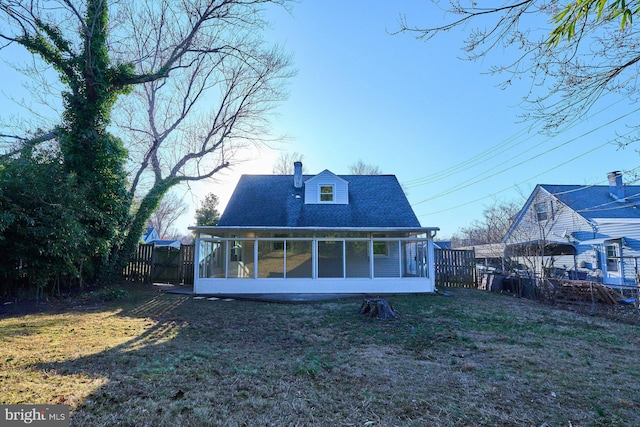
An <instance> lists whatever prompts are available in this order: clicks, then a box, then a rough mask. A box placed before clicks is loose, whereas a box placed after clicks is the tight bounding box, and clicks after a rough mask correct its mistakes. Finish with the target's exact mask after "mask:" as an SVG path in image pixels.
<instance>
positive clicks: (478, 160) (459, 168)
mask: <svg viewBox="0 0 640 427" xmlns="http://www.w3.org/2000/svg"><path fill="white" fill-rule="evenodd" d="M623 100H624V99H623V98H620V99H619V100H618V101H616V102H613V103H612V104H609V105H608V106H606V107H604V108H602V109H600V110H599V111H597V112H595V113H594V114H593V115H592V117H595V116H597V115H599V114H601V113H603V112H605V111H607V110H609V109H610V108H612V107H614V106H615V105H617V104H619V103H620V102H622V101H623ZM623 117H625V116H623ZM577 125H578V123H577V122H576V123H573V124H571V125H570V126H568V127H566V128H565V129H564V130H565V131H566V130H569V129H571V128H573V127H575V126H577ZM530 129H531V128H529V130H530ZM527 131H528V130H527V129H523V130H521V131H518V132H517V133H516V134H515V135H512V136H510V137H508V138H507V139H506V140H504V141H502V142H500V143H498V144H496V145H494V146H492V147H490V148H488V149H487V150H484V151H482V152H480V153H479V154H478V155H476V156H474V157H472V158H469V159H467V160H465V161H463V162H461V163H458V164H456V165H453V166H450V167H448V168H447V169H443V170H441V171H439V172H435V173H432V174H429V175H426V176H423V177H421V178H416V179H413V180H409V181H405V182H404V183H403V186H404V187H405V188H415V187H419V186H422V185H426V184H431V183H434V182H437V181H441V180H443V179H445V178H448V177H450V176H452V175H457V174H459V173H462V172H466V171H468V169H469V168H473V167H475V166H478V165H480V164H483V160H484V159H485V158H486V157H488V156H489V155H490V154H493V153H495V152H496V151H498V150H500V149H501V148H503V147H504V149H505V150H506V149H512V148H515V147H517V146H519V145H521V144H523V143H524V142H526V141H528V140H529V139H531V138H533V137H534V136H535V135H536V133H535V132H529V136H528V137H527V138H525V139H524V140H522V141H520V142H517V143H516V144H513V145H511V146H509V143H510V142H511V141H512V140H515V139H517V138H519V137H520V136H521V135H522V134H524V133H526V132H527ZM552 140H553V138H548V139H546V140H545V141H544V142H543V143H542V144H546V143H547V142H549V141H552ZM542 144H537V145H536V146H534V147H530V148H528V149H526V150H524V151H522V152H520V153H519V154H516V155H515V156H513V157H511V158H510V159H509V160H512V159H515V158H518V157H520V156H521V155H523V154H525V153H527V152H529V151H531V150H533V149H534V148H538V147H540V145H542ZM505 146H506V147H505ZM501 151H504V150H501Z"/></svg>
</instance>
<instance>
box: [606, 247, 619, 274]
mask: <svg viewBox="0 0 640 427" xmlns="http://www.w3.org/2000/svg"><path fill="white" fill-rule="evenodd" d="M606 251H607V271H618V264H619V262H618V248H617V247H616V245H607V247H606Z"/></svg>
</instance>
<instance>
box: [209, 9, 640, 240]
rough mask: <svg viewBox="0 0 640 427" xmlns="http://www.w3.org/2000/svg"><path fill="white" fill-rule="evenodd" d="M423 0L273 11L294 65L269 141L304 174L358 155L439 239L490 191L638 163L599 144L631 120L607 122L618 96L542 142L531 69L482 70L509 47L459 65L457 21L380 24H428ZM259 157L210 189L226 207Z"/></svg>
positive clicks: (272, 35) (616, 110)
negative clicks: (432, 30) (387, 178)
mask: <svg viewBox="0 0 640 427" xmlns="http://www.w3.org/2000/svg"><path fill="white" fill-rule="evenodd" d="M429 4H430V2H428V1H427V0H416V1H385V2H383V1H377V2H365V1H349V2H345V1H327V0H325V1H322V2H318V1H315V2H314V1H302V2H301V3H299V4H296V5H295V6H294V7H293V10H292V12H291V13H290V14H288V13H286V12H283V11H274V12H271V13H270V15H269V18H270V20H271V23H272V27H273V28H272V30H271V31H270V32H269V33H268V34H267V37H268V39H269V40H272V41H273V42H276V43H278V44H280V45H282V46H284V48H285V49H286V50H287V51H289V52H291V53H292V54H293V56H294V63H295V68H296V69H297V70H298V74H297V76H296V77H294V78H293V79H292V81H291V82H290V97H289V99H288V100H287V101H286V102H285V103H284V104H283V105H282V106H281V108H279V110H278V118H277V120H275V121H274V131H275V132H276V133H283V134H287V135H288V136H289V137H290V140H289V141H288V142H287V143H286V144H281V145H280V146H278V148H279V149H281V150H283V151H291V152H293V151H296V152H299V153H302V154H303V155H304V163H305V167H306V169H307V171H308V172H309V173H318V172H321V171H322V170H324V169H329V170H331V171H332V172H335V173H337V174H343V173H348V166H349V165H350V164H352V163H355V162H356V161H357V160H358V159H362V160H363V161H364V162H366V163H369V164H372V165H375V166H378V167H380V168H381V169H382V171H383V172H384V173H389V174H395V175H396V176H397V177H398V180H399V181H400V182H401V183H402V184H403V185H404V187H405V189H406V191H407V195H408V198H409V202H410V203H411V204H412V206H413V208H414V211H415V212H416V214H417V215H418V218H419V220H420V222H421V223H422V225H423V226H436V227H440V228H441V231H440V233H439V236H440V237H447V236H450V235H451V234H453V233H455V232H456V231H457V230H458V229H459V228H460V227H465V226H468V225H470V224H471V222H472V221H474V220H475V219H479V218H480V217H481V215H482V211H483V209H484V208H485V207H487V206H490V205H491V204H493V203H494V202H495V201H498V200H505V201H511V200H515V201H522V200H523V198H526V197H527V196H528V195H529V193H530V192H531V190H532V189H533V187H534V186H535V185H536V184H538V183H545V184H596V183H601V184H604V183H605V181H606V174H607V172H610V171H613V170H623V171H626V170H632V169H634V168H636V167H638V166H639V165H640V157H639V155H638V153H636V152H635V150H634V149H633V148H627V149H625V150H618V149H617V147H616V146H614V145H607V144H606V142H607V141H609V140H610V139H612V138H613V137H614V136H615V135H616V134H622V133H625V132H627V131H628V129H627V127H626V125H625V123H629V122H630V121H629V120H628V119H627V120H626V121H625V120H624V119H622V120H617V121H616V120H615V119H616V118H619V117H620V116H621V115H624V114H627V113H630V112H632V111H633V110H634V109H635V108H636V107H634V106H633V105H629V103H628V102H627V101H625V100H621V98H616V97H614V96H608V97H606V98H604V99H603V100H602V102H600V103H599V104H597V105H596V106H594V108H593V110H592V111H591V112H590V113H589V114H588V115H587V116H586V117H585V119H584V120H582V121H581V122H579V123H576V124H575V125H573V126H572V127H570V128H568V129H566V130H565V131H563V132H562V133H561V134H559V135H558V136H556V137H553V138H550V137H548V136H545V135H542V134H539V133H538V132H537V129H538V128H539V126H536V125H535V124H533V123H526V122H525V123H522V121H521V119H520V115H521V114H522V113H523V112H524V111H523V109H522V106H521V100H522V98H523V96H524V95H526V91H527V90H528V89H529V88H530V82H529V81H528V79H527V78H526V77H523V78H522V79H521V80H519V81H516V82H515V84H514V85H512V86H511V87H510V88H508V89H506V90H502V89H499V88H498V87H497V86H498V84H499V83H500V82H501V81H502V77H496V76H490V75H488V74H487V71H488V70H489V68H490V67H491V66H492V65H497V64H499V63H501V61H507V60H508V59H509V57H510V55H513V54H514V52H510V51H508V50H506V51H497V52H494V53H493V54H492V55H491V57H489V58H485V59H483V60H482V61H478V62H469V61H464V60H461V59H459V57H461V56H463V55H464V54H463V52H462V51H461V47H462V42H463V39H464V36H465V34H464V32H463V31H452V32H449V33H445V34H441V35H439V36H437V37H436V38H434V39H432V40H430V41H428V42H424V41H419V40H416V39H414V38H412V37H411V36H409V35H407V34H401V35H395V36H394V35H391V34H390V32H392V31H393V30H394V29H396V28H397V27H398V19H399V16H400V15H401V14H404V15H406V16H407V18H408V19H409V20H411V21H414V22H416V23H420V22H427V17H428V16H429V15H428V14H429V13H433V9H431V10H429V9H427V7H428V6H429ZM431 22H433V21H431ZM468 30H470V28H466V29H465V31H468ZM260 155H261V156H262V160H256V161H254V162H250V164H247V165H242V166H240V167H238V168H236V170H234V172H233V173H232V174H229V175H228V177H227V179H225V180H223V181H219V182H218V183H216V184H213V185H210V186H208V187H207V188H208V189H210V191H213V192H214V193H216V194H221V195H222V197H221V198H222V200H223V203H224V201H225V199H226V196H225V194H226V193H227V191H229V189H230V188H229V186H231V188H232V187H233V186H234V185H235V180H237V175H238V174H239V173H240V172H246V173H270V172H271V168H272V164H273V159H274V157H275V156H277V152H276V153H275V154H274V153H267V152H262V153H261V154H260ZM247 171H249V172H247ZM223 187H226V188H223ZM208 191H209V190H208Z"/></svg>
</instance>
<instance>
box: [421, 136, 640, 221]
mask: <svg viewBox="0 0 640 427" xmlns="http://www.w3.org/2000/svg"><path fill="white" fill-rule="evenodd" d="M629 133H630V132H629ZM608 144H609V143H608V142H607V143H605V144H602V145H599V146H597V147H595V148H593V149H591V150H589V151H587V152H584V153H582V154H580V155H578V156H576V157H573V158H571V159H569V160H567V161H566V162H562V163H559V164H558V165H556V166H554V167H553V168H551V169H547V170H546V171H544V172H541V173H539V174H537V175H534V176H532V177H529V178H528V179H525V180H523V181H521V182H519V183H517V184H514V185H511V186H509V187H507V188H503V189H502V190H500V191H496V192H494V193H491V194H488V195H486V196H483V197H479V198H477V199H474V200H471V201H469V202H466V203H462V204H460V205H456V206H453V207H450V208H447V209H442V210H439V211H436V212H429V213H425V214H421V215H418V216H419V217H423V216H427V215H436V214H440V213H444V212H450V211H452V210H454V209H458V208H461V207H464V206H468V205H471V204H473V203H476V202H479V201H481V200H485V199H487V198H489V197H494V196H497V195H498V194H501V193H504V192H505V191H508V190H511V189H513V188H516V187H518V186H519V185H522V184H524V183H526V182H529V181H531V180H532V179H534V178H538V177H540V176H542V175H544V174H546V173H547V172H551V171H553V170H556V169H559V168H561V167H563V166H565V165H566V164H567V163H571V162H573V161H575V160H577V159H579V158H581V157H584V156H586V155H587V154H590V153H592V152H594V151H596V150H598V149H600V148H602V147H604V146H606V145H608ZM635 169H638V168H635ZM635 169H632V170H635ZM420 203H422V202H420Z"/></svg>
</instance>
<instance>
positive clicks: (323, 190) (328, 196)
mask: <svg viewBox="0 0 640 427" xmlns="http://www.w3.org/2000/svg"><path fill="white" fill-rule="evenodd" d="M334 188H335V187H334V186H333V185H321V186H320V202H322V203H333V201H334Z"/></svg>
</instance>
